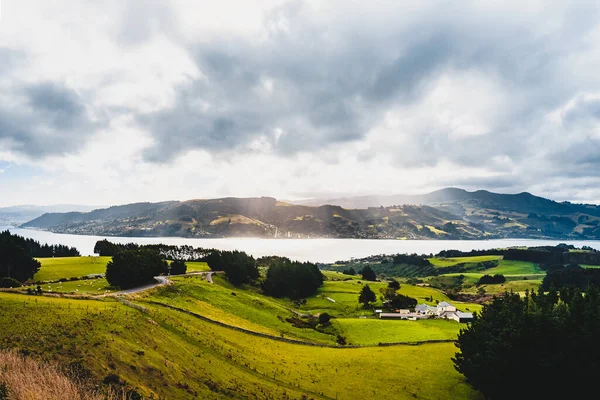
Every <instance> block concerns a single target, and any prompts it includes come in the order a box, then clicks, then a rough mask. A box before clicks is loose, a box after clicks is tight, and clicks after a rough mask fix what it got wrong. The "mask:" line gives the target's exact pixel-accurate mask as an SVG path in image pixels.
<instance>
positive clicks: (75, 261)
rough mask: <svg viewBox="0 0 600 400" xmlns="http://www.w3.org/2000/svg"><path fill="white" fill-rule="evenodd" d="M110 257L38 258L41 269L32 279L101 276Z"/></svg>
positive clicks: (50, 279) (51, 279) (46, 279)
mask: <svg viewBox="0 0 600 400" xmlns="http://www.w3.org/2000/svg"><path fill="white" fill-rule="evenodd" d="M111 259H112V257H89V256H84V257H58V258H38V259H37V260H38V261H39V262H40V264H42V267H41V268H40V270H39V271H38V273H37V274H35V276H34V277H33V279H34V280H36V281H53V280H57V279H61V278H79V277H82V276H85V275H89V274H103V273H105V272H106V264H108V262H109V261H110V260H111Z"/></svg>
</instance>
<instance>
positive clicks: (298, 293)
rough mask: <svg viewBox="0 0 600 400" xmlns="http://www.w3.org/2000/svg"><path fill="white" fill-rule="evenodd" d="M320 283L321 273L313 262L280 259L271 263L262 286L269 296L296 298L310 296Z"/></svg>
mask: <svg viewBox="0 0 600 400" xmlns="http://www.w3.org/2000/svg"><path fill="white" fill-rule="evenodd" d="M321 285H323V274H322V273H321V271H320V270H319V268H318V267H317V266H316V265H315V264H312V263H301V262H297V261H294V262H293V261H289V260H284V259H280V260H277V261H275V262H273V263H271V266H270V267H269V269H268V271H267V276H266V278H265V281H264V282H263V284H262V288H263V291H264V292H265V294H267V295H269V296H273V297H289V298H290V299H292V300H296V299H301V298H305V297H309V296H312V295H313V294H315V293H316V292H317V289H318V288H319V287H321Z"/></svg>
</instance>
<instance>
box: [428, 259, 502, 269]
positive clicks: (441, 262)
mask: <svg viewBox="0 0 600 400" xmlns="http://www.w3.org/2000/svg"><path fill="white" fill-rule="evenodd" d="M501 258H502V256H472V257H452V258H443V257H434V258H430V259H429V262H430V263H432V264H433V266H434V267H438V268H439V267H450V266H453V265H456V264H463V263H473V264H475V263H480V262H484V261H494V260H500V259H501Z"/></svg>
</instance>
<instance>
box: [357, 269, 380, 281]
mask: <svg viewBox="0 0 600 400" xmlns="http://www.w3.org/2000/svg"><path fill="white" fill-rule="evenodd" d="M360 274H361V275H362V278H363V279H364V280H366V281H376V280H377V274H375V271H373V268H371V267H370V266H368V265H367V266H366V267H364V268H363V269H362V270H361V271H360Z"/></svg>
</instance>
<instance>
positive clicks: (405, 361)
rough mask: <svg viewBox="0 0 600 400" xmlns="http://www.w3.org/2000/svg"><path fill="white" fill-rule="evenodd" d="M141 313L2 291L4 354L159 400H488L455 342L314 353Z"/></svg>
mask: <svg viewBox="0 0 600 400" xmlns="http://www.w3.org/2000/svg"><path fill="white" fill-rule="evenodd" d="M138 304H139V303H138ZM136 307H137V308H133V307H130V306H128V305H126V304H121V303H119V302H117V301H115V300H111V299H107V300H104V301H97V300H72V299H61V298H49V297H42V296H25V295H16V294H7V293H0V347H2V348H18V349H21V350H23V351H25V352H28V353H30V354H32V355H34V356H35V357H39V358H41V359H53V360H55V361H56V362H59V363H62V364H64V365H67V364H71V363H72V362H78V363H79V365H80V366H81V367H82V368H84V369H85V370H88V371H90V373H91V374H92V376H93V377H94V378H95V379H96V380H97V381H101V380H102V379H103V378H104V377H108V376H109V375H110V376H112V378H111V379H115V377H116V379H118V380H119V381H120V382H126V383H127V384H129V385H131V386H132V387H135V388H137V391H138V392H139V393H140V394H142V395H144V396H146V397H150V396H154V397H155V398H157V397H160V398H168V399H188V398H202V399H225V398H272V399H285V398H291V399H300V398H313V399H336V398H337V399H340V400H343V399H356V398H365V399H366V398H394V399H413V398H427V399H442V400H443V399H456V398H460V399H480V398H481V397H480V396H479V395H478V393H477V392H475V391H473V390H472V389H471V388H470V387H469V386H468V385H467V384H466V383H465V380H464V377H463V376H461V375H460V374H458V373H457V372H456V371H455V370H454V369H453V367H452V362H451V360H450V358H451V357H452V356H453V354H454V353H455V352H456V348H455V347H454V345H453V344H452V343H439V344H425V345H419V346H407V345H400V346H391V347H367V348H357V349H352V348H321V347H311V346H305V345H297V344H290V343H283V342H279V341H274V340H272V339H266V338H260V337H256V336H252V335H248V334H245V333H242V332H238V331H235V330H231V329H228V328H224V327H220V326H217V325H214V324H211V323H208V322H205V321H202V320H199V319H197V318H194V317H193V316H189V315H187V314H184V313H180V312H178V311H174V310H171V309H167V308H164V307H162V306H159V305H149V304H144V303H142V305H141V306H139V305H138V306H136ZM15 321H19V323H18V324H15ZM393 322H398V321H393ZM441 322H443V321H441ZM374 377H376V379H374ZM303 396H305V397H303Z"/></svg>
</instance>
